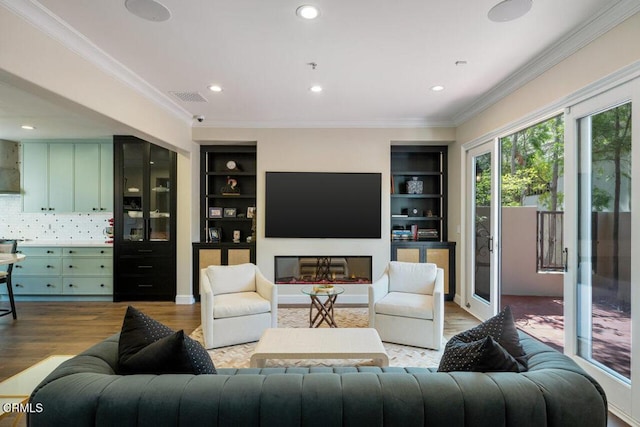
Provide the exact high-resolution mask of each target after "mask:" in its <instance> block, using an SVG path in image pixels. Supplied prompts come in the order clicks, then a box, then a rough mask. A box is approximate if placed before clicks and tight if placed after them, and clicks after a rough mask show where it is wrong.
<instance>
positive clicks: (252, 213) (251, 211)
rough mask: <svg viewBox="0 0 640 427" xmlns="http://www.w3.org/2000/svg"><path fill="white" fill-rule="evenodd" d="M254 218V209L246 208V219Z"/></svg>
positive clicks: (253, 207) (251, 207) (252, 207)
mask: <svg viewBox="0 0 640 427" xmlns="http://www.w3.org/2000/svg"><path fill="white" fill-rule="evenodd" d="M254 216H256V207H255V206H249V207H248V208H247V218H253V217H254Z"/></svg>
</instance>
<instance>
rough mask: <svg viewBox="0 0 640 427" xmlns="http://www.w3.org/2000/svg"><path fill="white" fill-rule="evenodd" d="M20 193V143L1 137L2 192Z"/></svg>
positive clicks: (0, 167) (0, 176) (0, 178)
mask: <svg viewBox="0 0 640 427" xmlns="http://www.w3.org/2000/svg"><path fill="white" fill-rule="evenodd" d="M19 193H20V144H19V143H17V142H15V141H7V140H6V139H0V194H19Z"/></svg>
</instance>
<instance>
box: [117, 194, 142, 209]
mask: <svg viewBox="0 0 640 427" xmlns="http://www.w3.org/2000/svg"><path fill="white" fill-rule="evenodd" d="M122 207H123V208H124V209H133V210H136V209H140V208H141V207H142V198H141V197H140V196H125V197H123V200H122Z"/></svg>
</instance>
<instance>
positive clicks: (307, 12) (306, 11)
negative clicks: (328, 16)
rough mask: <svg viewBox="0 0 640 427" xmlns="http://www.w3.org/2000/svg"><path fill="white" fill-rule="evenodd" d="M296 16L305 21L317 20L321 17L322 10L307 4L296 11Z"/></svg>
mask: <svg viewBox="0 0 640 427" xmlns="http://www.w3.org/2000/svg"><path fill="white" fill-rule="evenodd" d="M296 15H298V16H299V17H301V18H304V19H316V18H317V17H318V16H320V10H319V9H318V8H317V7H315V6H311V5H308V4H305V5H302V6H300V7H299V8H297V9H296Z"/></svg>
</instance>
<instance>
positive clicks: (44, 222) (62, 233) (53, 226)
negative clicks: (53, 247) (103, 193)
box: [0, 194, 113, 242]
mask: <svg viewBox="0 0 640 427" xmlns="http://www.w3.org/2000/svg"><path fill="white" fill-rule="evenodd" d="M112 217H113V212H101V213H23V212H22V200H21V197H20V195H9V194H2V195H0V238H8V239H23V240H43V241H55V240H60V241H68V240H81V241H96V242H102V241H105V240H107V238H106V236H105V235H104V229H105V227H107V226H108V225H109V218H112Z"/></svg>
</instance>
